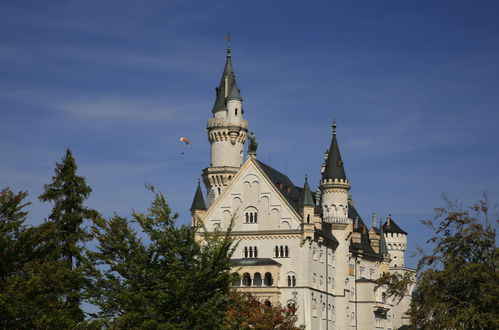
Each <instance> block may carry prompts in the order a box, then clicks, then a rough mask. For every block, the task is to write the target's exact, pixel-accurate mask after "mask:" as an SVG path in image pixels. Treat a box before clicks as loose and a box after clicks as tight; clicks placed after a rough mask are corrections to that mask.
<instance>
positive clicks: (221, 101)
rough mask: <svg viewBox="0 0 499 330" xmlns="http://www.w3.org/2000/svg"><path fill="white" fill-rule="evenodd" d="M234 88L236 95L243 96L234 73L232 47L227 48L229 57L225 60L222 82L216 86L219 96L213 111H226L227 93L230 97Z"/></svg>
mask: <svg viewBox="0 0 499 330" xmlns="http://www.w3.org/2000/svg"><path fill="white" fill-rule="evenodd" d="M226 77H227V91H226V90H225V86H226V85H225V79H226ZM233 89H234V90H235V93H236V94H234V95H237V98H239V99H240V98H241V95H240V92H239V89H238V88H237V84H236V76H235V74H234V70H233V68H232V60H231V55H230V48H228V49H227V59H226V61H225V66H224V72H223V74H222V78H221V79H220V84H219V85H218V87H217V88H216V92H217V96H216V98H215V103H214V104H213V109H212V110H211V112H213V113H215V112H218V111H224V110H226V109H227V107H226V105H227V100H226V98H225V94H226V92H227V97H229V96H230V95H229V94H231V93H232V92H233Z"/></svg>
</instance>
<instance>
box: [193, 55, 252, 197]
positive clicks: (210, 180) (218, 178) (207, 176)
mask: <svg viewBox="0 0 499 330" xmlns="http://www.w3.org/2000/svg"><path fill="white" fill-rule="evenodd" d="M215 90H216V98H215V104H214V105H213V109H212V110H211V112H212V113H213V118H210V119H208V125H207V132H208V140H209V141H210V167H207V168H205V169H204V170H203V182H204V184H205V186H206V189H207V190H208V205H211V204H212V203H213V202H214V201H215V199H216V198H217V197H218V196H220V194H221V193H222V191H223V189H224V188H225V186H227V184H228V183H229V181H230V180H231V179H232V178H233V177H234V175H235V174H236V173H237V171H238V170H239V168H240V167H241V165H242V164H243V154H244V153H243V145H244V143H245V142H246V136H247V133H248V121H247V120H244V118H243V113H244V111H243V107H242V102H243V99H242V98H241V94H240V90H239V88H238V87H237V83H236V76H235V74H234V71H233V69H232V60H231V52H230V48H227V59H226V61H225V67H224V71H223V74H222V79H221V80H220V84H219V85H218V87H217V88H216V89H215Z"/></svg>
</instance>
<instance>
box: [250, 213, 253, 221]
mask: <svg viewBox="0 0 499 330" xmlns="http://www.w3.org/2000/svg"><path fill="white" fill-rule="evenodd" d="M250 223H253V212H251V213H250Z"/></svg>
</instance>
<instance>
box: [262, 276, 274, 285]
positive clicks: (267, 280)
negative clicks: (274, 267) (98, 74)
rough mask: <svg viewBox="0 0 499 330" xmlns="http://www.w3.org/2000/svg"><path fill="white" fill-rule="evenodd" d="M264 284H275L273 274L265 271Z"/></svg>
mask: <svg viewBox="0 0 499 330" xmlns="http://www.w3.org/2000/svg"><path fill="white" fill-rule="evenodd" d="M263 284H265V286H272V284H274V280H273V279H272V274H270V273H265V277H264V279H263Z"/></svg>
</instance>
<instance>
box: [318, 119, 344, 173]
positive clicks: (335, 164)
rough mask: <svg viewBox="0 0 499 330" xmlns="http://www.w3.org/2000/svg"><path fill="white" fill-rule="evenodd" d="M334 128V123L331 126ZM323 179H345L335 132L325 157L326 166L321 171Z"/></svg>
mask: <svg viewBox="0 0 499 330" xmlns="http://www.w3.org/2000/svg"><path fill="white" fill-rule="evenodd" d="M333 127H334V128H336V124H334V126H333ZM322 178H323V179H346V178H347V175H346V174H345V169H344V168H343V161H342V160H341V154H340V147H339V146H338V140H337V139H336V132H334V133H333V140H332V141H331V146H330V147H329V152H328V155H327V159H326V168H325V169H324V173H322Z"/></svg>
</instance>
